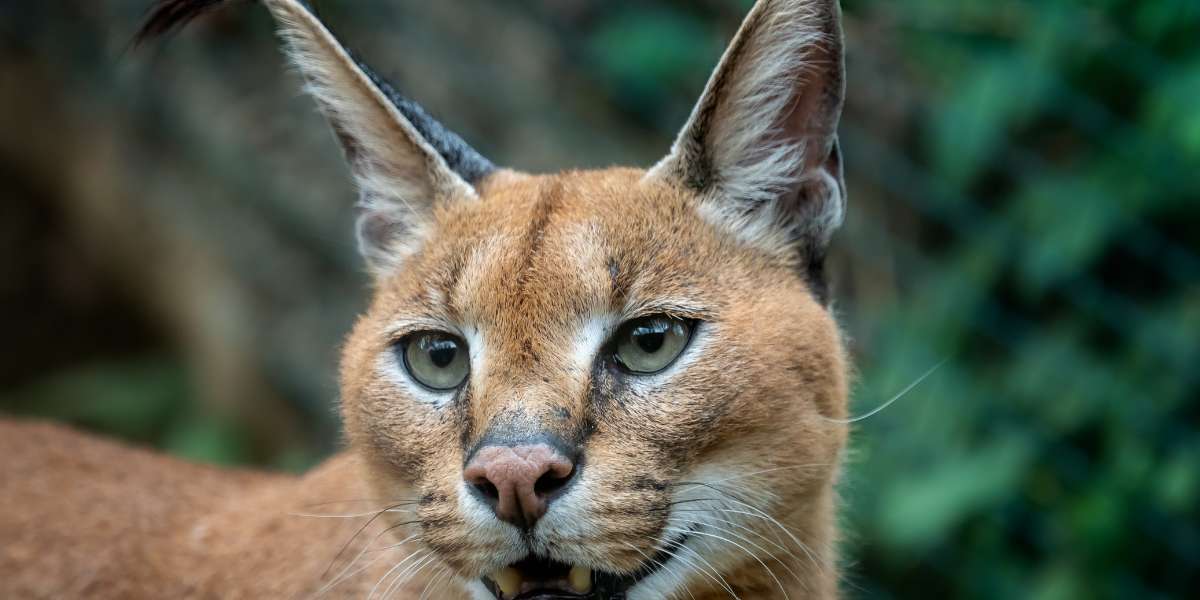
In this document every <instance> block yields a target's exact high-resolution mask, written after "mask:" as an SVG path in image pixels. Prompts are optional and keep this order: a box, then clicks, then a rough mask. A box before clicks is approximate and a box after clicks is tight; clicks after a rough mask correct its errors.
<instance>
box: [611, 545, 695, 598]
mask: <svg viewBox="0 0 1200 600" xmlns="http://www.w3.org/2000/svg"><path fill="white" fill-rule="evenodd" d="M622 543H623V544H625V545H626V546H629V547H630V548H633V551H634V552H637V553H638V554H641V555H642V557H643V558H645V559H646V561H647V562H650V563H654V564H656V565H658V568H659V569H661V570H662V571H661V572H663V573H669V571H668V567H667V565H665V564H663V562H662V561H661V560H656V559H654V558H651V557H650V556H649V555H648V554H646V553H645V552H642V549H641V548H638V547H637V546H634V545H633V544H630V543H629V542H622ZM655 545H657V544H655ZM669 574H670V575H673V576H674V577H673V579H674V580H675V585H676V586H677V587H679V588H682V589H683V591H685V592H687V595H688V596H689V597H690V598H691V599H692V600H696V596H695V594H693V593H692V590H691V589H689V588H688V586H687V581H686V580H685V579H684V578H683V574H681V573H678V572H676V573H669Z"/></svg>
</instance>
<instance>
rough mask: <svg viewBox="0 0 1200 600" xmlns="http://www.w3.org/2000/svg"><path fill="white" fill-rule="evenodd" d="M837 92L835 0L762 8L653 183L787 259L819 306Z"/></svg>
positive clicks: (839, 193) (837, 162)
mask: <svg viewBox="0 0 1200 600" xmlns="http://www.w3.org/2000/svg"><path fill="white" fill-rule="evenodd" d="M844 89H845V77H844V71H843V64H842V29H841V9H840V8H839V6H838V3H837V0H760V1H759V2H758V4H756V5H755V7H754V8H753V9H752V10H751V12H750V14H749V15H748V16H747V17H746V19H745V21H744V22H743V23H742V26H741V28H740V29H739V30H738V33H737V35H736V36H735V37H734V39H733V42H732V43H731V44H730V46H729V48H728V50H726V52H725V55H724V56H723V57H722V58H721V63H720V64H719V65H718V66H717V68H716V70H715V71H714V72H713V75H712V77H711V78H710V79H709V82H708V85H707V86H706V87H705V90H704V94H703V95H702V96H701V98H700V101H699V102H698V103H697V104H696V107H695V109H693V111H692V115H691V117H690V118H689V120H688V122H687V124H686V125H685V126H684V128H683V131H682V132H680V134H679V137H678V138H677V139H676V141H675V144H674V145H673V146H672V148H671V153H670V154H669V155H668V156H667V157H666V158H664V159H663V160H662V162H660V163H659V164H658V165H656V166H655V167H654V168H653V169H652V170H651V172H650V175H649V176H650V177H655V178H663V179H669V180H673V181H676V182H678V183H679V184H681V185H684V186H687V187H689V188H691V189H693V190H694V191H695V192H697V193H698V194H699V195H700V196H701V198H703V202H702V206H701V209H702V210H703V211H704V213H705V215H706V216H708V217H709V218H711V219H712V220H714V221H716V222H718V223H720V224H722V225H724V226H727V227H730V228H731V229H732V230H733V231H734V233H735V234H736V235H738V236H739V237H740V238H742V239H743V240H744V241H746V242H747V243H750V244H754V245H756V246H759V247H763V248H765V249H768V250H773V251H778V252H781V253H787V254H789V255H792V256H795V257H796V258H797V259H798V260H799V261H801V265H802V266H803V267H804V268H805V271H806V273H807V274H808V275H810V276H811V278H812V279H813V284H814V285H813V289H814V292H816V293H817V294H818V296H823V294H824V280H823V277H822V273H821V270H822V262H823V259H824V256H825V249H826V247H827V246H828V244H829V240H830V237H831V236H832V235H833V232H834V231H835V230H836V229H837V227H838V226H839V225H841V222H842V215H843V212H844V208H845V197H846V195H845V183H844V181H843V178H842V164H841V155H840V152H839V149H838V141H837V126H838V120H839V119H840V117H841V112H842V98H843V95H844Z"/></svg>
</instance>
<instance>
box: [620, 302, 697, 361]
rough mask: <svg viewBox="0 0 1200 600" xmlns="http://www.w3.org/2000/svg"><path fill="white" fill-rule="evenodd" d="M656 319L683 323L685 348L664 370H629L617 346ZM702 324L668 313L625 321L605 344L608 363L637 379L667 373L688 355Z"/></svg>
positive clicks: (692, 319) (680, 350) (672, 358)
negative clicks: (631, 331) (642, 324)
mask: <svg viewBox="0 0 1200 600" xmlns="http://www.w3.org/2000/svg"><path fill="white" fill-rule="evenodd" d="M655 319H666V320H668V321H677V322H680V323H683V324H684V326H685V327H686V328H687V339H686V340H684V342H683V347H682V348H680V349H679V353H678V354H676V355H675V356H673V357H671V361H670V362H668V363H667V364H665V365H663V366H662V368H660V369H657V370H655V371H635V370H633V369H631V368H629V367H628V366H626V365H625V363H624V362H622V361H621V357H620V356H619V355H618V354H617V346H618V344H619V343H620V341H621V338H622V337H624V336H625V335H626V334H628V333H629V331H630V330H631V329H633V328H634V327H636V326H637V325H639V324H640V323H643V322H646V321H653V320H655ZM702 324H703V321H701V320H700V319H695V318H687V317H680V316H676V315H671V314H666V313H658V314H652V315H643V316H640V317H635V318H632V319H630V320H628V321H625V322H624V323H621V325H620V326H619V327H617V330H616V333H614V334H613V336H612V339H610V340H609V341H608V343H606V344H605V354H606V355H607V357H608V362H609V363H610V364H612V365H614V366H615V367H616V368H617V370H619V371H620V372H621V373H623V374H625V375H633V376H636V377H645V376H649V375H657V374H659V373H662V372H663V371H666V370H667V369H670V368H671V367H672V366H674V365H675V363H676V362H678V361H679V358H680V357H681V356H683V355H684V354H686V353H687V351H688V348H690V347H691V346H692V340H694V339H696V330H698V329H700V326H701V325H702Z"/></svg>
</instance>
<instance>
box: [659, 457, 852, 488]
mask: <svg viewBox="0 0 1200 600" xmlns="http://www.w3.org/2000/svg"><path fill="white" fill-rule="evenodd" d="M832 466H834V465H833V463H809V464H803V465H787V466H784V467H772V468H770V469H763V470H761V471H754V472H752V473H743V474H740V475H734V476H732V477H725V478H723V479H717V480H715V481H710V482H708V483H713V484H717V483H725V482H728V481H737V480H739V479H746V478H748V477H754V476H756V475H763V474H766V473H774V472H776V471H787V470H791V469H815V468H818V467H832ZM671 485H672V486H684V485H699V482H696V481H677V482H675V483H673V484H671Z"/></svg>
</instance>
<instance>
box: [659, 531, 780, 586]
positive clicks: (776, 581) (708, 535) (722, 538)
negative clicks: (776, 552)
mask: <svg viewBox="0 0 1200 600" xmlns="http://www.w3.org/2000/svg"><path fill="white" fill-rule="evenodd" d="M667 531H673V532H674V533H688V530H686V529H678V528H674V527H668V528H667ZM690 533H691V534H692V535H702V536H705V537H710V538H713V539H717V540H720V541H722V542H725V543H727V544H732V545H734V546H737V547H738V548H739V549H741V551H742V552H745V553H746V555H747V556H749V557H750V558H753V559H754V560H755V561H757V562H758V564H760V565H762V568H764V569H766V571H767V574H768V575H770V576H771V579H774V580H775V585H777V586H779V591H780V592H783V597H784V598H786V599H787V600H791V598H790V597H789V596H788V593H787V590H786V589H784V587H783V582H782V581H780V580H779V578H778V577H776V576H775V571H774V570H772V569H771V567H768V566H767V563H765V562H763V560H762V559H761V558H759V557H758V555H757V554H755V553H753V552H751V551H750V549H749V548H747V547H745V546H743V545H741V544H739V543H737V542H735V541H733V540H731V539H729V538H726V537H724V536H720V535H716V534H712V533H706V532H703V531H696V530H694V529H693V530H691V531H690ZM776 560H779V559H776ZM780 564H782V563H780Z"/></svg>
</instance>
